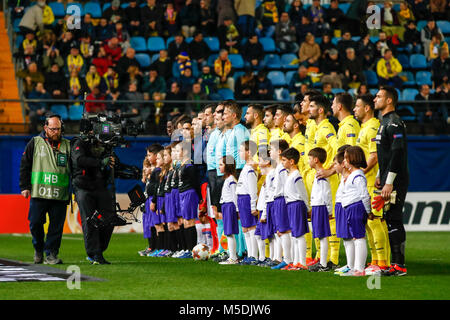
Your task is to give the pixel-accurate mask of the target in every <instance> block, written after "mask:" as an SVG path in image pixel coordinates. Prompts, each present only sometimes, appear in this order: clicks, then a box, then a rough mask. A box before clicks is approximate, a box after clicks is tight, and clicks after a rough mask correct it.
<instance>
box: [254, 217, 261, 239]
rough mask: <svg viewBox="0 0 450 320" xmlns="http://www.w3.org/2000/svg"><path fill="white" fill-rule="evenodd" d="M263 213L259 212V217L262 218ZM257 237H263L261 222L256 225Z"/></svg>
mask: <svg viewBox="0 0 450 320" xmlns="http://www.w3.org/2000/svg"><path fill="white" fill-rule="evenodd" d="M261 214H262V211H259V216H260V217H261ZM255 236H261V221H259V219H258V222H257V223H256V229H255Z"/></svg>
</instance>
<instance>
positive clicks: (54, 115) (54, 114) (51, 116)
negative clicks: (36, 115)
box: [45, 113, 64, 134]
mask: <svg viewBox="0 0 450 320" xmlns="http://www.w3.org/2000/svg"><path fill="white" fill-rule="evenodd" d="M51 118H58V119H59V121H60V122H61V134H63V133H64V121H63V120H62V118H61V116H60V115H59V114H56V113H52V114H49V115H47V117H46V118H45V125H46V126H48V121H49V120H50V119H51Z"/></svg>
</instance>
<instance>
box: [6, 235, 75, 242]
mask: <svg viewBox="0 0 450 320" xmlns="http://www.w3.org/2000/svg"><path fill="white" fill-rule="evenodd" d="M11 235H12V236H14V237H26V238H31V234H27V233H12V234H11ZM62 239H63V240H78V241H82V240H83V239H82V238H71V237H66V236H63V237H62Z"/></svg>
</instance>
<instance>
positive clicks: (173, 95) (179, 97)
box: [166, 81, 186, 113]
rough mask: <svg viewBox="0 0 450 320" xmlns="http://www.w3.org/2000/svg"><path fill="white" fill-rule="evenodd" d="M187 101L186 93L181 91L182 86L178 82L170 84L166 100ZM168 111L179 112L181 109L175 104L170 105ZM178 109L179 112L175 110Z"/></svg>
mask: <svg viewBox="0 0 450 320" xmlns="http://www.w3.org/2000/svg"><path fill="white" fill-rule="evenodd" d="M185 99H186V93H184V92H183V91H181V87H180V84H179V83H178V82H176V81H174V82H172V83H171V84H170V90H169V92H167V94H166V100H168V101H183V100H185ZM167 106H168V107H167V109H168V110H169V113H172V112H177V111H178V110H179V108H176V104H174V103H168V104H167ZM184 107H185V106H184V105H183V106H182V108H181V109H182V110H184ZM175 109H177V110H175Z"/></svg>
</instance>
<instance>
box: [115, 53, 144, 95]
mask: <svg viewBox="0 0 450 320" xmlns="http://www.w3.org/2000/svg"><path fill="white" fill-rule="evenodd" d="M130 66H135V67H138V68H139V67H140V64H139V62H138V61H137V59H136V51H135V50H134V49H133V48H131V47H130V48H127V49H126V51H125V54H124V55H123V56H122V57H120V59H119V60H118V61H117V64H116V71H117V73H118V74H119V79H120V81H123V78H124V77H125V76H126V75H127V71H128V68H129V67H130ZM127 88H128V86H127Z"/></svg>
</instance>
